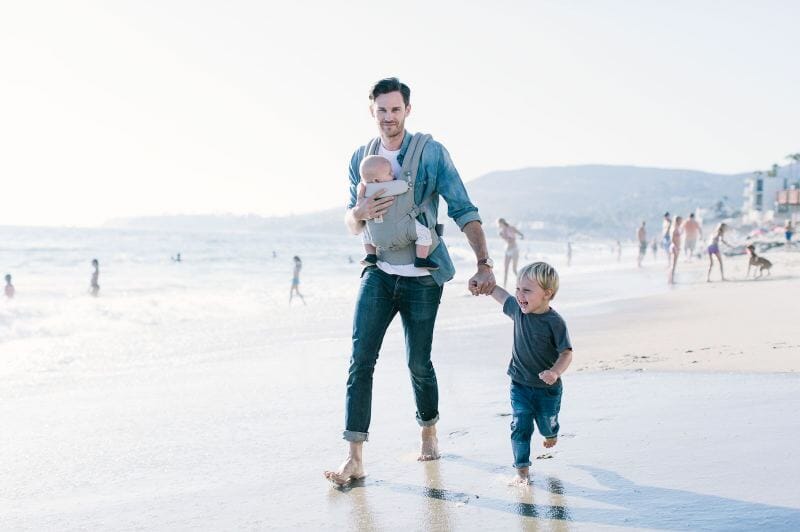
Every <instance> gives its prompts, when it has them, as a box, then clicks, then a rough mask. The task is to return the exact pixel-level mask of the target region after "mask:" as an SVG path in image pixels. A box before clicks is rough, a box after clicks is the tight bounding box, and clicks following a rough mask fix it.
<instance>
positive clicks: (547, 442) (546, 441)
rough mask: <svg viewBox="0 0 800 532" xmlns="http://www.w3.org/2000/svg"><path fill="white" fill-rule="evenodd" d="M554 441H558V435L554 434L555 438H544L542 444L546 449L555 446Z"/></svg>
mask: <svg viewBox="0 0 800 532" xmlns="http://www.w3.org/2000/svg"><path fill="white" fill-rule="evenodd" d="M556 443H558V436H556V437H555V438H545V439H544V446H545V447H547V448H548V449H549V448H550V447H555V445H556Z"/></svg>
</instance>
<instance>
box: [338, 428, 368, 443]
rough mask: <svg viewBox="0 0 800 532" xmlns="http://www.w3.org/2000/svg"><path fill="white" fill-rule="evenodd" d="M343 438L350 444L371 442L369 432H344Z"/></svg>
mask: <svg viewBox="0 0 800 532" xmlns="http://www.w3.org/2000/svg"><path fill="white" fill-rule="evenodd" d="M342 438H344V439H345V440H347V441H349V442H353V443H356V442H361V441H367V440H369V433H368V432H356V431H354V430H346V431H344V432H342Z"/></svg>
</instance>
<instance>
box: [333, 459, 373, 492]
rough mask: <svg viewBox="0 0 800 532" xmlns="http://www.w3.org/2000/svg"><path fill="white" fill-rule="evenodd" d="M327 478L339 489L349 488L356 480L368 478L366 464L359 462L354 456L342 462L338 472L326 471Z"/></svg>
mask: <svg viewBox="0 0 800 532" xmlns="http://www.w3.org/2000/svg"><path fill="white" fill-rule="evenodd" d="M324 475H325V478H327V479H328V481H330V482H331V484H334V485H336V486H338V487H340V488H341V487H343V486H347V485H348V484H350V483H351V482H352V481H354V480H360V479H362V478H364V477H366V476H367V474H366V473H365V472H364V464H363V463H361V460H357V459H355V458H353V457H352V456H348V457H347V460H345V461H344V462H342V465H340V466H339V469H337V470H336V471H325V473H324Z"/></svg>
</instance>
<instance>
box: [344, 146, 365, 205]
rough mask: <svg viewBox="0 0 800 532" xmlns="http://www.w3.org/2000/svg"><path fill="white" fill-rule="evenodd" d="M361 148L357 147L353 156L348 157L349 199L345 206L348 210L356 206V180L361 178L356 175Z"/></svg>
mask: <svg viewBox="0 0 800 532" xmlns="http://www.w3.org/2000/svg"><path fill="white" fill-rule="evenodd" d="M362 149H363V148H359V149H357V150H356V151H355V152H354V153H353V156H352V157H351V158H350V168H349V169H348V174H349V180H350V199H349V201H348V202H347V207H346V209H345V210H348V211H349V210H350V209H352V208H353V207H355V206H356V201H357V200H358V182H359V181H360V180H361V178H360V177H359V175H358V161H359V160H360V159H361V157H360V155H361V150H362Z"/></svg>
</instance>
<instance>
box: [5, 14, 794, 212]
mask: <svg viewBox="0 0 800 532" xmlns="http://www.w3.org/2000/svg"><path fill="white" fill-rule="evenodd" d="M0 7H1V9H0V184H1V185H2V188H0V198H2V203H0V224H26V225H27V224H34V225H51V224H55V225H60V224H69V225H73V224H77V225H94V224H100V223H102V222H103V221H104V220H106V219H107V218H110V217H116V216H133V215H152V214H197V213H237V214H247V213H255V214H261V215H273V214H275V215H283V214H289V213H301V212H308V211H313V210H318V209H323V208H329V207H335V206H342V207H343V206H344V203H345V201H346V191H347V181H346V179H347V173H346V170H347V163H348V161H349V158H350V155H351V153H352V151H353V149H355V147H356V146H357V145H359V144H362V143H364V142H365V141H366V140H368V139H369V137H370V136H372V135H373V134H374V133H375V131H376V129H375V126H374V125H373V122H372V119H371V117H370V116H369V113H368V99H367V93H368V88H369V86H370V83H371V82H373V81H375V80H376V79H379V78H381V77H384V76H388V75H397V76H399V77H400V78H401V79H402V80H404V81H405V82H406V83H408V84H409V85H410V86H411V89H412V107H413V109H412V114H411V117H410V118H409V120H408V122H407V125H408V126H409V129H411V130H412V131H417V130H419V131H425V132H429V133H432V134H433V135H434V138H436V139H438V140H440V141H442V142H443V143H444V144H445V145H446V146H447V148H448V149H449V150H450V152H451V154H452V156H453V159H454V161H455V163H456V166H457V167H458V168H459V170H460V172H461V174H462V176H463V177H464V179H465V180H467V181H469V180H470V179H474V178H476V177H479V176H480V175H482V174H484V173H486V172H489V171H492V170H499V169H511V168H519V167H524V166H545V165H566V164H584V163H607V164H634V165H641V166H660V167H678V168H693V169H700V170H708V171H715V172H740V171H749V170H753V169H764V168H768V167H769V166H770V165H771V164H772V163H773V162H781V163H783V161H782V158H783V157H784V156H785V155H786V154H788V153H790V152H796V151H800V135H798V128H800V104H798V101H797V94H800V69H798V68H797V57H796V56H797V51H798V48H799V47H798V44H797V31H798V26H797V24H798V21H800V2H794V1H784V2H781V1H756V0H752V1H748V2H744V1H742V2H734V1H722V0H720V1H700V0H690V1H661V0H653V1H646V0H635V1H634V0H630V1H627V2H623V1H600V0H591V1H588V0H587V1H555V0H554V1H518V2H512V1H502V0H501V1H493V2H488V1H486V2H484V1H481V2H477V1H464V0H459V1H419V2H418V1H405V2H365V1H363V2H350V1H348V2H329V1H323V0H319V1H316V0H315V1H298V2H274V3H273V2H266V1H252V2H245V1H235V2H234V1H225V2H222V1H218V2H208V1H196V0H192V1H185V2H180V1H165V0H156V1H130V2H114V1H107V2H101V1H98V2H79V1H75V2H61V1H53V2H37V1H25V2H13V1H11V0H7V1H3V2H2V5H1V6H0Z"/></svg>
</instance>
